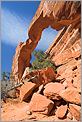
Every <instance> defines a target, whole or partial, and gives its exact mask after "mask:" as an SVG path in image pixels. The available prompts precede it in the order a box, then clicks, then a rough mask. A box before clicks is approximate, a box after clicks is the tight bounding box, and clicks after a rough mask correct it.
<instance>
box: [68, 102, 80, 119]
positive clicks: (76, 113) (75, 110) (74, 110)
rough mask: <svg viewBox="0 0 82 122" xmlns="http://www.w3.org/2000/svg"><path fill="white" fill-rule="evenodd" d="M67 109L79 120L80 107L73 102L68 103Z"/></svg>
mask: <svg viewBox="0 0 82 122" xmlns="http://www.w3.org/2000/svg"><path fill="white" fill-rule="evenodd" d="M69 111H70V113H71V114H72V116H74V118H75V119H76V120H78V121H80V118H81V113H80V111H81V107H80V106H77V105H74V104H69Z"/></svg>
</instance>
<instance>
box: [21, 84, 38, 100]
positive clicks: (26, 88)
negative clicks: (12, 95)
mask: <svg viewBox="0 0 82 122" xmlns="http://www.w3.org/2000/svg"><path fill="white" fill-rule="evenodd" d="M35 89H36V84H35V83H32V82H25V83H24V84H23V85H22V86H21V88H20V101H23V100H28V98H29V97H30V96H31V95H32V94H33V91H34V90H35Z"/></svg>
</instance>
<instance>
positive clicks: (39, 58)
mask: <svg viewBox="0 0 82 122" xmlns="http://www.w3.org/2000/svg"><path fill="white" fill-rule="evenodd" d="M33 54H34V56H35V60H34V61H33V62H32V67H31V69H32V70H34V69H42V68H46V67H52V68H53V69H54V71H55V70H56V67H55V65H54V64H53V63H52V61H51V60H50V59H49V58H48V57H47V54H45V53H44V52H43V51H42V50H38V51H34V52H33Z"/></svg>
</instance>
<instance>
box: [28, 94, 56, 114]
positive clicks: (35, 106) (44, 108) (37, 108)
mask: <svg viewBox="0 0 82 122" xmlns="http://www.w3.org/2000/svg"><path fill="white" fill-rule="evenodd" d="M53 106H54V102H53V101H51V100H49V99H47V98H46V97H45V96H43V95H41V94H38V93H34V94H33V96H32V98H31V102H30V104H29V110H30V111H32V112H40V113H43V114H46V115H48V114H49V113H50V112H51V110H52V108H53Z"/></svg>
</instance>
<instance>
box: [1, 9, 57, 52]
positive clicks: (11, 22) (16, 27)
mask: <svg viewBox="0 0 82 122" xmlns="http://www.w3.org/2000/svg"><path fill="white" fill-rule="evenodd" d="M29 24H30V20H29V19H28V18H24V17H23V18H21V17H20V16H18V15H17V14H16V13H14V12H12V11H9V10H8V9H2V11H1V38H2V41H3V42H4V43H8V44H11V45H15V46H16V45H17V44H18V43H19V42H20V41H25V40H26V39H27V38H28V35H27V29H28V27H29ZM56 35H57V31H55V30H54V29H51V28H50V27H49V28H47V29H45V30H44V31H43V33H42V36H41V39H40V41H39V43H38V45H37V47H36V49H43V50H46V49H47V48H48V47H49V45H50V44H51V43H52V42H53V40H54V38H55V36H56Z"/></svg>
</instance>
